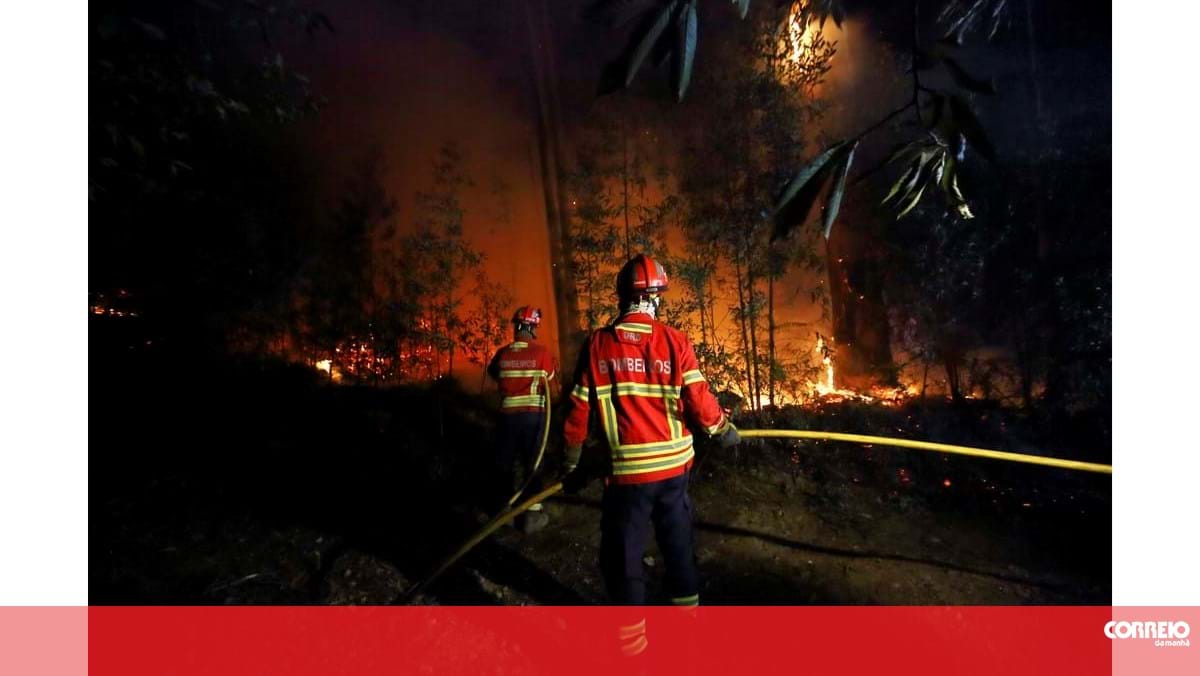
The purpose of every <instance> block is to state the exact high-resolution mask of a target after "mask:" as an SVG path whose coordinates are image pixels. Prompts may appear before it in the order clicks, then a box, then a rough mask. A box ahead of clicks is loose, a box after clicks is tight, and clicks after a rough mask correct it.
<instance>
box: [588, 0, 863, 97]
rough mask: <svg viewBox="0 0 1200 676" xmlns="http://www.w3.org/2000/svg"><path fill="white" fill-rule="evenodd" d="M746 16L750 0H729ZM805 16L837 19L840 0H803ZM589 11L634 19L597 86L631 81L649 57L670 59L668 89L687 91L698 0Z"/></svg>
mask: <svg viewBox="0 0 1200 676" xmlns="http://www.w3.org/2000/svg"><path fill="white" fill-rule="evenodd" d="M728 2H729V4H730V5H732V6H733V7H734V9H735V10H736V11H737V13H738V16H739V18H742V19H745V18H746V15H747V14H748V13H749V11H750V0H728ZM795 2H796V0H775V5H776V7H777V8H786V7H791V6H792V5H793V4H794V3H795ZM801 8H802V10H803V12H804V19H803V20H804V22H805V23H809V22H819V23H820V24H821V25H824V24H825V22H826V21H827V20H828V19H830V18H832V19H833V21H834V23H836V24H837V25H838V26H841V25H842V21H843V20H844V19H845V16H846V13H845V10H844V9H843V8H842V0H809V2H807V3H802V4H801ZM588 13H589V14H591V15H592V16H593V17H596V18H598V19H600V20H601V21H603V22H605V23H607V24H608V25H609V26H610V27H613V28H617V27H621V26H624V25H626V24H629V23H633V22H635V21H636V23H637V28H636V30H634V31H633V33H632V36H631V39H630V42H629V44H628V45H626V47H625V49H624V51H623V53H622V55H621V57H620V58H619V59H618V60H616V61H614V62H612V63H610V64H608V65H607V66H605V69H604V73H602V74H601V77H600V86H599V88H598V91H599V93H600V94H601V95H604V94H611V93H613V92H615V91H618V90H621V89H625V88H627V87H629V86H630V85H631V84H633V81H634V79H636V78H637V75H638V73H639V72H640V71H641V70H642V67H643V66H644V65H645V63H646V61H647V60H648V59H649V60H650V61H651V62H652V63H653V64H654V65H655V66H661V65H662V64H664V63H666V62H667V61H668V60H670V61H671V63H672V64H673V67H672V68H671V84H672V87H671V88H672V91H673V93H674V94H675V98H676V100H678V101H682V100H683V97H684V96H685V95H686V94H687V89H688V84H689V83H690V82H691V79H692V67H693V64H694V63H695V60H696V40H697V36H698V34H699V23H700V18H699V0H599V2H596V3H595V4H593V5H592V6H591V8H590V9H589V12H588Z"/></svg>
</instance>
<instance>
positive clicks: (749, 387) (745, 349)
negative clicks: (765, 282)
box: [733, 252, 758, 411]
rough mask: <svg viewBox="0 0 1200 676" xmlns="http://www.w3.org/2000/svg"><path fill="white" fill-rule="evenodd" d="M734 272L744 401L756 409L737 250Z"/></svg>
mask: <svg viewBox="0 0 1200 676" xmlns="http://www.w3.org/2000/svg"><path fill="white" fill-rule="evenodd" d="M733 264H734V272H735V274H736V276H737V280H736V283H735V284H734V286H736V287H737V294H738V319H739V321H740V323H741V328H742V359H743V361H744V362H745V365H746V399H747V400H749V401H747V402H746V403H748V404H749V405H750V410H752V411H757V410H758V400H756V399H755V398H754V371H753V368H754V367H753V364H754V362H753V360H751V359H750V335H749V332H748V331H747V327H746V317H747V315H748V314H749V312H750V309H749V307H748V306H747V305H746V297H745V293H744V290H743V288H742V255H741V253H740V252H739V253H738V254H737V255H735V256H734V257H733Z"/></svg>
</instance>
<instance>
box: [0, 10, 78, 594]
mask: <svg viewBox="0 0 1200 676" xmlns="http://www.w3.org/2000/svg"><path fill="white" fill-rule="evenodd" d="M5 13H6V16H5V25H6V26H8V27H9V30H7V31H5V37H4V39H3V40H0V82H3V83H4V84H3V91H4V93H3V101H4V103H3V104H2V105H0V149H2V150H0V388H2V389H0V392H2V394H0V603H2V604H5V605H34V604H36V605H83V604H86V603H87V599H88V587H87V581H88V578H87V562H88V519H87V514H88V512H87V509H88V471H87V467H88V465H87V456H88V438H87V424H88V406H87V381H88V365H87V360H88V345H87V315H86V308H87V302H86V294H87V285H88V284H87V266H88V257H87V256H88V254H87V246H88V238H87V223H88V220H87V219H88V211H87V209H88V206H87V192H86V191H87V178H88V177H87V173H88V172H87V152H88V143H87V114H88V98H87V97H88V82H87V52H88V35H87V26H88V8H87V5H85V4H83V3H68V6H64V5H62V4H61V3H41V2H32V3H10V4H9V5H6V8H5Z"/></svg>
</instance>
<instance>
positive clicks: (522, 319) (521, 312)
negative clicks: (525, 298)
mask: <svg viewBox="0 0 1200 676" xmlns="http://www.w3.org/2000/svg"><path fill="white" fill-rule="evenodd" d="M512 323H513V324H516V325H517V326H522V325H523V326H528V327H529V328H531V329H536V328H537V327H538V325H540V324H541V323H542V310H541V308H535V307H534V306H532V305H522V306H521V307H519V308H517V311H516V312H515V313H513V318H512Z"/></svg>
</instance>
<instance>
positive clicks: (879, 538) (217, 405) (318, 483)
mask: <svg viewBox="0 0 1200 676" xmlns="http://www.w3.org/2000/svg"><path fill="white" fill-rule="evenodd" d="M93 356H94V357H95V356H97V355H95V354H93ZM168 361H169V360H168ZM92 364H93V367H92V374H91V383H92V385H91V392H90V395H91V402H92V403H91V408H92V410H91V413H90V425H91V431H90V443H91V444H93V448H94V449H95V451H94V452H93V453H92V455H91V458H92V459H91V488H90V494H91V498H90V500H91V502H90V520H91V531H90V532H91V535H90V538H91V540H90V547H91V556H90V562H89V564H90V565H89V570H90V589H91V603H93V604H157V603H171V604H229V603H232V604H245V603H253V604H258V603H263V604H269V603H289V604H296V603H299V604H310V603H311V604H324V603H331V604H347V603H353V604H387V603H396V602H399V601H401V600H402V597H403V593H404V591H405V590H406V589H408V588H409V587H410V586H411V585H412V584H413V583H414V582H416V581H418V580H420V579H421V578H422V577H423V576H424V575H425V574H426V573H427V572H428V571H429V570H430V568H431V567H432V566H433V564H434V563H435V562H436V561H437V560H438V559H440V558H441V557H442V556H444V555H445V554H446V553H448V552H449V551H452V550H453V549H454V548H455V547H456V546H457V544H458V543H459V542H461V541H462V540H464V539H465V538H466V537H467V536H469V535H470V534H471V533H472V532H473V531H474V530H476V529H477V528H478V512H479V505H478V504H477V502H478V501H477V500H476V499H475V498H476V496H478V495H480V494H481V493H482V492H483V490H484V489H485V488H486V487H487V486H488V484H489V482H490V481H492V480H493V477H492V476H491V472H490V464H489V462H488V454H489V450H490V438H491V434H492V428H493V425H494V420H495V413H494V409H493V408H492V403H491V402H490V400H489V399H488V398H486V397H480V396H478V395H473V394H468V393H464V392H462V391H460V390H459V389H457V388H456V387H454V386H452V385H441V386H434V387H429V388H391V389H375V388H369V387H359V388H354V387H338V386H331V385H326V384H322V383H320V382H319V381H317V380H314V379H313V378H312V377H311V374H308V373H307V372H305V371H302V370H299V369H294V368H277V367H269V368H264V367H261V366H246V365H241V366H237V367H234V366H229V367H228V368H226V369H224V370H222V369H214V368H212V367H211V366H203V367H202V366H200V365H196V366H193V367H191V368H184V367H179V366H178V363H174V368H168V367H167V363H165V362H163V361H159V360H156V359H154V358H148V359H141V358H139V360H138V362H137V363H130V362H127V361H121V362H119V363H117V362H113V361H111V360H102V359H96V358H94V359H93V360H92ZM740 424H741V425H742V426H743V427H760V426H767V425H770V424H774V425H777V426H780V427H800V428H826V429H841V430H846V431H851V432H863V433H886V431H887V429H890V430H891V431H892V432H893V433H896V434H898V435H899V436H905V435H908V436H913V437H919V438H932V439H937V440H942V441H949V442H958V443H977V444H980V445H984V444H986V443H990V444H992V447H999V446H998V445H997V444H999V443H1000V441H1001V438H1003V439H1007V441H1005V442H1004V444H1005V446H1004V447H1005V448H1009V449H1013V450H1026V451H1028V450H1031V449H1033V448H1037V446H1036V445H1034V444H1035V443H1037V442H1042V441H1047V440H1046V439H1042V438H1039V435H1040V436H1044V437H1049V436H1050V435H1049V434H1048V433H1047V434H1042V433H1039V432H1038V430H1039V429H1041V428H1040V427H1039V426H1038V425H1035V424H1032V423H1029V422H1027V421H1024V419H1023V418H1022V417H1021V416H1020V415H1019V414H1017V413H1015V412H1010V411H1005V410H1003V409H1000V408H998V407H994V406H986V405H979V406H976V407H974V408H971V409H969V410H966V411H964V410H963V409H961V408H956V407H950V406H949V405H948V404H942V403H938V404H932V405H931V404H929V403H926V404H918V403H913V404H910V405H909V406H907V407H903V408H894V409H883V408H882V407H878V406H870V407H868V406H864V405H861V404H849V403H844V404H831V405H828V406H825V407H822V408H820V409H815V410H814V409H803V410H802V409H791V410H785V411H781V412H777V413H776V414H775V415H774V416H770V419H760V420H752V419H743V420H741V421H740ZM885 428H886V429H885ZM1055 429H1058V430H1060V431H1059V432H1055V433H1054V434H1055V435H1058V434H1061V430H1062V429H1063V426H1062V424H1061V422H1060V423H1058V424H1057V426H1056V428H1055ZM1088 429H1092V430H1093V432H1094V426H1088ZM1016 438H1020V439H1021V440H1022V441H1021V442H1020V443H1018V442H1016V441H1013V440H1014V439H1016ZM1051 441H1053V440H1051ZM1088 441H1089V443H1091V440H1088ZM1097 443H1099V442H1097ZM1047 450H1051V449H1050V448H1049V447H1047ZM1056 450H1057V452H1055V453H1052V454H1054V455H1064V456H1067V457H1083V458H1085V459H1089V460H1100V461H1105V462H1106V461H1107V457H1105V456H1106V454H1107V446H1104V450H1105V453H1104V454H1101V455H1100V457H1097V456H1096V455H1095V454H1094V453H1093V454H1091V456H1090V457H1089V455H1088V453H1087V451H1084V450H1077V449H1065V450H1064V449H1062V448H1058V449H1056ZM553 470H554V466H553V463H552V464H551V467H550V470H549V471H551V472H552V471H553ZM601 490H602V489H601V486H600V484H599V482H593V483H592V484H590V485H589V486H588V487H587V488H586V489H585V490H583V491H582V492H581V493H580V494H579V495H577V496H559V497H556V498H553V499H551V500H550V501H548V503H547V510H548V513H549V514H550V516H551V522H550V525H549V526H548V527H547V528H546V529H544V530H542V531H539V532H536V533H533V534H528V535H526V534H524V533H522V532H520V531H518V530H517V529H515V528H512V527H505V528H503V529H501V530H500V531H499V532H498V533H497V534H496V535H494V536H493V537H491V538H489V539H488V540H487V541H485V542H484V543H483V544H482V545H480V546H479V547H478V548H476V549H475V550H474V551H473V552H472V553H471V554H469V555H468V556H466V557H465V558H464V559H463V560H462V561H461V562H460V563H459V564H458V565H456V566H455V567H454V568H453V569H451V570H450V571H449V572H448V573H447V574H446V575H445V576H443V578H442V579H441V580H439V581H438V582H437V583H435V584H434V585H432V586H431V587H430V588H429V589H428V591H427V593H426V594H425V595H423V596H421V597H419V598H418V599H416V601H417V602H420V603H440V604H593V603H603V602H604V599H605V596H604V590H603V585H602V583H601V580H600V576H599V571H598V569H597V563H596V560H597V549H598V545H599V523H600V510H599V500H600V492H601ZM691 495H692V499H693V502H694V505H695V516H696V540H697V542H696V555H697V558H698V561H699V566H700V570H701V574H702V576H703V584H702V589H701V599H702V602H704V603H708V604H1024V603H1039V604H1061V603H1067V604H1076V603H1083V604H1108V603H1110V599H1111V588H1110V579H1111V569H1110V560H1111V538H1110V532H1111V512H1110V509H1111V479H1110V477H1107V476H1102V475H1079V474H1073V473H1070V472H1067V471H1065V470H1057V469H1050V468H1042V467H1028V466H1016V465H1007V464H1004V463H997V462H995V461H987V460H975V459H964V458H949V457H945V456H941V455H936V454H927V453H920V452H913V451H903V450H892V449H879V448H874V449H873V448H864V447H862V446H857V445H848V444H830V443H825V444H813V443H808V444H800V443H798V442H774V441H772V442H746V443H744V444H743V445H742V446H741V447H740V448H739V449H737V450H736V451H721V450H720V449H717V448H716V447H715V446H711V445H708V444H699V445H698V460H697V466H696V469H695V470H694V471H693V476H692V485H691ZM645 562H646V566H647V572H648V574H649V577H650V580H651V585H650V587H651V594H652V598H653V599H655V600H658V601H661V595H660V594H659V593H658V589H659V587H660V583H661V577H662V573H663V563H662V561H661V558H660V557H659V554H658V552H657V549H656V548H655V546H654V544H653V542H651V543H648V548H647V556H646V559H645Z"/></svg>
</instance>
